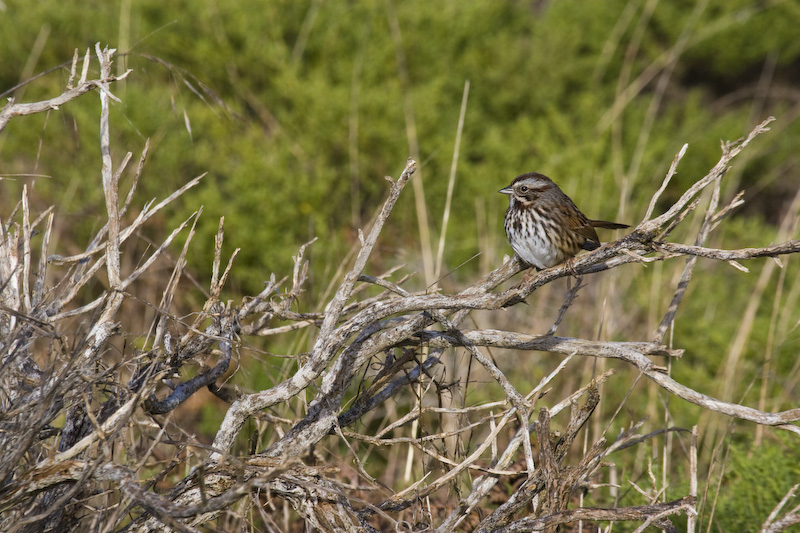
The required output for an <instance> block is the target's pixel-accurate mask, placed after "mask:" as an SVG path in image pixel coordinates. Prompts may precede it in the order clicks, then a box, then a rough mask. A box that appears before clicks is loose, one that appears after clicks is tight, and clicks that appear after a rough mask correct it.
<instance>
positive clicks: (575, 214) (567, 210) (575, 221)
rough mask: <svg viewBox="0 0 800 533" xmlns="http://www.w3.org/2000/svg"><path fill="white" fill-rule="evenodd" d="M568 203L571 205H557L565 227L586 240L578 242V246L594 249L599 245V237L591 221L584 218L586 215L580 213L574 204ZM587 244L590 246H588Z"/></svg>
mask: <svg viewBox="0 0 800 533" xmlns="http://www.w3.org/2000/svg"><path fill="white" fill-rule="evenodd" d="M570 204H571V205H568V204H564V205H559V209H560V210H561V212H562V215H563V217H564V220H565V221H566V226H567V228H569V229H570V230H572V231H573V232H574V233H575V234H576V235H577V236H578V237H579V238H580V239H583V240H585V241H586V242H584V243H582V244H581V243H579V246H580V247H582V248H583V249H584V250H594V249H595V248H597V247H598V246H600V238H599V237H598V236H597V232H596V231H595V230H594V226H593V225H592V221H591V220H589V219H588V218H586V215H584V214H583V213H581V212H580V210H579V209H578V208H577V207H575V204H573V203H572V202H570ZM590 243H591V244H590ZM587 245H588V246H592V247H591V248H588V247H587Z"/></svg>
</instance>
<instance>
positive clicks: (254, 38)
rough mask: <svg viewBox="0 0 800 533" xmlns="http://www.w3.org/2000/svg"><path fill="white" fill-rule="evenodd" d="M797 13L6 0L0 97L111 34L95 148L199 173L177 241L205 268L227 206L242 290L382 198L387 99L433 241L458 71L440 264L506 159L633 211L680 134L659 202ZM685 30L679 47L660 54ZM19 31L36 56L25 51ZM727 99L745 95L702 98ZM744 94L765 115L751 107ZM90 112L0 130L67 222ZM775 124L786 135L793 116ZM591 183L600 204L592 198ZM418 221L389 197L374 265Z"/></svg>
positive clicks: (621, 5)
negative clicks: (108, 92)
mask: <svg viewBox="0 0 800 533" xmlns="http://www.w3.org/2000/svg"><path fill="white" fill-rule="evenodd" d="M797 17H798V8H797V7H796V4H793V3H791V2H775V3H769V2H767V3H758V4H755V3H752V2H742V1H740V2H722V1H711V2H708V5H707V7H706V8H705V9H704V10H703V9H699V8H696V7H695V4H694V3H693V2H674V3H669V4H663V5H662V4H659V5H658V6H657V7H656V9H655V10H652V11H650V10H649V9H648V8H647V7H646V6H645V3H644V2H642V5H638V4H636V3H629V2H623V1H615V2H603V3H590V4H586V3H584V2H577V1H562V2H554V3H546V2H544V3H543V2H490V1H482V2H469V3H463V2H455V1H450V2H435V3H424V2H397V3H394V2H319V1H312V2H278V1H271V2H247V1H240V2H229V3H217V2H211V3H194V2H173V3H164V2H155V1H152V0H141V1H134V0H130V1H124V2H95V3H90V4H86V3H82V4H80V6H77V5H73V4H70V3H61V4H58V3H54V2H38V3H36V4H33V5H30V4H29V3H23V2H16V1H12V2H7V3H6V16H4V17H3V18H2V19H0V33H2V35H3V36H4V38H3V48H4V50H3V57H4V61H3V63H2V65H0V87H3V88H8V87H12V86H14V85H15V84H16V83H17V82H18V81H19V79H20V75H21V73H27V74H28V75H31V74H34V73H36V72H39V71H40V70H42V69H44V68H50V67H53V66H55V65H58V64H60V63H62V62H64V61H67V60H68V59H69V58H70V57H71V55H72V51H73V49H74V48H78V49H80V51H81V53H83V50H84V49H85V47H87V46H92V45H93V43H95V42H98V41H99V42H102V43H110V44H111V45H112V46H116V45H117V43H118V42H119V41H120V39H122V38H124V36H126V35H127V36H128V37H127V38H126V42H127V44H128V46H127V50H124V49H123V50H120V52H126V51H127V56H125V57H124V58H119V59H118V62H119V63H120V64H122V65H125V66H127V67H129V68H132V69H134V72H133V75H132V76H131V77H130V78H129V81H127V82H126V83H125V84H121V85H118V86H117V89H116V90H117V91H118V92H119V96H120V97H121V98H122V100H123V104H122V105H119V106H117V109H116V110H115V114H114V115H112V116H113V117H114V124H113V127H114V135H115V137H116V138H117V139H116V141H115V143H114V146H115V148H116V149H117V150H119V151H120V152H121V151H122V150H131V151H134V152H138V151H139V150H140V149H141V147H142V145H143V139H144V138H145V137H150V138H151V139H152V142H153V147H152V148H153V149H152V151H151V153H152V156H151V160H150V162H149V164H148V167H147V168H148V171H147V174H146V176H145V179H144V180H143V183H142V192H141V196H142V197H151V196H159V197H163V196H164V195H165V194H166V193H167V192H168V191H171V190H173V189H174V188H175V187H176V186H178V185H179V184H181V183H184V182H185V181H187V180H188V179H190V178H191V177H194V176H195V175H197V174H200V173H201V172H206V171H207V172H209V177H208V178H207V179H206V180H205V182H204V185H203V186H202V187H200V188H198V189H197V190H195V191H193V192H192V193H191V194H190V195H188V196H187V199H186V200H185V205H186V206H188V208H187V212H184V213H175V214H173V216H172V219H171V220H170V222H171V223H175V222H176V221H177V220H178V219H179V218H183V217H185V216H186V215H187V214H188V211H189V209H193V208H194V206H196V205H197V204H199V203H202V204H203V205H204V206H205V213H204V216H203V218H202V220H201V228H200V239H199V243H198V245H197V246H195V247H194V250H195V252H196V253H199V256H195V257H194V259H195V260H196V261H199V263H196V264H200V265H202V264H208V262H209V261H210V254H211V249H212V247H211V239H210V236H211V235H212V234H213V233H214V232H215V230H216V226H217V220H218V217H219V216H221V215H225V217H226V225H227V228H228V234H227V238H228V241H227V242H228V244H229V245H230V246H237V247H241V248H242V249H243V250H242V255H241V256H240V261H239V270H238V275H237V280H238V281H239V282H241V283H243V284H244V287H245V288H246V289H247V290H249V291H254V290H256V289H257V288H258V286H260V283H261V281H262V280H263V279H264V278H265V277H266V276H267V275H268V274H269V272H270V271H285V270H286V269H287V268H288V266H289V265H290V264H291V263H290V262H291V255H292V253H293V252H294V250H295V249H296V247H297V246H298V245H299V244H301V243H302V242H305V241H306V240H308V239H309V238H311V237H312V236H317V237H320V239H321V244H318V245H316V246H315V247H314V250H313V253H315V254H321V255H322V256H323V257H322V259H329V260H333V261H334V262H338V261H339V260H340V259H341V258H342V257H343V253H344V252H345V251H346V249H347V247H348V246H349V245H350V244H351V243H352V242H353V230H354V229H356V228H358V227H363V226H364V225H365V224H366V222H367V221H368V220H369V218H370V216H371V214H372V213H373V212H374V209H375V208H376V206H377V205H379V203H380V201H381V199H382V198H383V196H384V194H385V191H386V185H385V182H384V181H383V179H382V178H383V176H384V175H397V173H398V172H399V170H400V169H401V168H402V165H403V162H404V160H405V157H406V156H407V155H408V152H409V149H408V143H407V139H406V118H405V107H404V106H405V104H404V97H407V98H408V99H409V102H410V103H409V106H410V109H411V110H412V112H413V116H414V122H415V126H416V135H417V138H418V142H419V146H420V154H419V157H420V159H421V162H422V168H421V173H422V176H423V180H424V186H425V203H426V205H427V209H428V211H429V213H430V215H431V221H432V224H433V225H434V227H433V230H434V238H435V237H436V234H437V232H438V230H439V229H440V228H439V226H440V222H439V221H440V218H441V215H440V213H441V212H442V208H443V205H444V198H445V191H446V187H447V175H448V172H449V167H450V163H451V156H452V149H453V142H454V138H455V130H456V123H457V119H458V108H459V104H460V97H461V92H462V88H463V84H464V82H465V80H467V79H469V80H470V81H471V91H470V95H469V103H468V109H467V115H466V123H465V127H464V139H463V141H462V148H461V158H460V160H459V167H458V182H457V187H456V189H455V193H454V206H455V207H454V217H453V220H452V222H451V227H450V228H449V232H448V243H449V246H448V252H449V253H448V254H447V255H446V261H447V263H448V265H450V266H454V265H457V264H459V263H460V262H461V261H462V260H464V259H466V258H467V257H469V256H471V255H472V254H473V253H474V252H475V251H476V249H477V246H476V236H477V235H478V233H479V232H486V231H498V229H499V228H500V221H499V220H492V221H488V222H489V223H490V224H492V226H491V227H490V228H486V227H481V228H479V227H477V223H476V217H475V216H474V211H475V202H476V201H481V202H489V203H492V204H502V203H503V202H504V199H503V198H502V197H500V196H499V195H495V194H494V191H496V190H497V189H498V188H499V187H501V186H503V185H505V184H506V183H507V182H509V181H510V179H511V178H512V177H514V176H515V175H516V174H519V173H521V172H523V171H529V170H538V171H542V172H545V173H547V174H549V175H551V176H552V177H554V178H555V179H556V180H557V181H559V182H560V183H561V184H562V186H563V187H564V189H565V190H566V191H567V192H568V194H571V195H573V196H574V197H575V198H576V200H577V201H578V204H579V205H583V206H585V210H586V211H588V212H590V214H591V215H592V216H596V217H608V218H613V217H614V215H615V212H616V211H617V209H618V208H619V202H618V197H619V193H618V192H617V191H619V190H620V186H621V184H622V182H626V186H625V188H624V193H625V194H626V197H623V198H622V201H623V204H624V206H625V207H624V211H625V214H626V215H628V216H627V217H626V218H629V217H635V216H636V215H639V214H640V213H641V209H642V205H643V204H644V202H645V200H646V198H647V197H648V196H649V195H650V194H651V192H652V190H653V187H654V186H655V185H656V184H657V183H658V181H659V180H660V178H661V176H662V175H663V173H664V172H665V169H666V166H667V164H668V162H669V161H670V159H671V158H672V155H673V154H674V153H675V152H676V151H677V149H678V148H680V145H681V144H682V143H683V142H684V141H689V142H691V143H692V148H691V152H690V154H691V157H689V158H687V159H686V160H685V162H684V163H683V165H682V167H681V173H680V174H679V176H678V179H677V180H676V182H675V183H674V184H673V185H672V187H671V191H675V192H674V193H673V194H677V191H679V190H681V189H680V187H681V186H683V185H685V184H686V183H687V182H688V181H689V180H692V179H694V178H695V177H696V176H697V175H698V174H699V173H701V172H704V171H705V170H706V169H707V168H708V166H709V165H710V164H711V163H712V162H713V161H714V160H715V159H716V157H717V156H718V148H717V139H719V138H730V137H731V136H732V134H733V135H736V134H739V133H743V132H745V131H746V130H747V129H748V128H749V127H750V126H751V125H752V124H753V123H754V121H756V120H759V119H762V118H763V117H764V116H765V114H766V112H767V109H766V108H767V107H771V106H773V105H774V106H778V108H780V107H779V106H780V104H781V102H780V101H777V102H774V101H773V100H772V99H766V100H764V99H762V100H760V101H759V100H758V97H757V96H758V95H756V94H754V93H751V94H746V93H747V90H751V91H755V87H756V84H757V82H758V79H759V72H760V70H761V69H762V68H763V65H764V64H765V62H768V61H775V62H776V63H777V67H775V68H776V73H775V76H774V77H775V80H776V84H777V83H778V82H779V81H781V82H782V81H783V80H782V79H781V77H782V76H784V73H788V72H789V71H790V70H791V66H792V65H796V62H797V57H798V54H800V45H798V43H797V40H796V39H794V31H793V30H794V24H793V22H792V21H796V20H797ZM393 27H394V28H396V30H393ZM767 28H768V29H767ZM753 32H759V33H758V34H759V35H761V36H764V38H763V39H761V38H759V39H753V38H752V35H753ZM684 33H685V34H687V35H689V36H690V38H689V39H688V41H687V43H686V44H685V46H684V47H679V46H678V44H677V43H678V42H680V37H681V35H682V34H684ZM37 35H39V37H41V38H42V42H43V46H42V47H41V49H40V53H39V54H38V55H35V56H33V55H32V54H33V52H32V49H34V48H35V47H34V42H36V39H37ZM767 35H768V38H767ZM123 44H124V43H123ZM676 48H680V49H681V50H682V51H683V55H682V56H680V60H679V61H678V62H677V63H676V65H675V67H674V72H673V74H672V77H671V78H670V80H669V83H667V85H666V90H665V91H664V93H663V96H660V97H659V98H661V100H660V104H659V105H658V106H657V108H656V109H655V114H654V115H653V117H652V118H653V120H654V122H653V125H652V126H651V127H647V126H646V117H647V113H648V112H649V111H648V109H649V108H650V106H651V105H653V98H654V97H653V94H654V92H655V91H656V87H655V84H656V82H657V81H658V79H659V75H660V74H658V72H659V71H658V70H656V71H655V72H656V75H655V77H653V78H652V80H650V81H649V83H645V84H643V86H642V87H641V92H638V93H635V94H633V96H632V98H631V99H630V101H628V102H627V104H625V105H623V106H620V108H619V109H618V110H617V111H612V110H613V109H614V101H615V96H616V95H617V94H618V93H620V92H622V91H624V90H625V89H627V88H628V84H629V83H631V82H633V80H635V79H637V77H639V76H642V75H643V73H646V72H648V69H651V68H652V67H653V66H654V65H660V64H663V60H664V58H665V57H667V55H668V54H669V53H670V51H672V50H675V49H676ZM399 55H402V57H403V62H402V63H400V62H399V61H398V57H399ZM626 56H627V57H626ZM156 58H157V59H156ZM30 62H33V63H32V66H30V65H29V68H28V71H26V70H25V67H26V64H28V63H30ZM786 75H788V74H786ZM66 76H67V73H66V71H65V70H64V69H62V70H61V71H60V73H59V74H56V75H50V76H49V77H46V78H44V79H42V80H39V81H37V82H35V83H33V84H30V85H29V86H26V87H25V91H26V92H25V93H24V99H26V100H28V99H32V98H37V97H43V96H45V95H52V94H54V93H55V92H56V91H57V90H58V89H59V88H60V87H61V86H63V84H64V82H65V78H66ZM787 81H789V80H787ZM203 87H205V89H204V88H203ZM206 89H207V90H206ZM737 90H738V91H739V92H742V91H744V92H745V94H742V95H741V97H740V98H739V99H738V100H731V99H730V98H729V99H728V100H726V102H727V103H725V104H724V105H723V104H719V107H715V105H718V102H719V101H720V99H724V98H723V97H724V96H725V95H730V94H732V93H734V92H736V91H737ZM216 98H219V100H217V99H216ZM221 103H224V105H222V104H221ZM756 105H760V106H761V107H763V108H765V109H763V110H761V112H759V113H758V114H757V116H752V115H753V113H754V106H756ZM770 111H771V109H770ZM95 113H96V102H92V101H91V100H88V99H86V100H84V101H81V102H77V103H75V104H73V105H70V106H69V108H68V109H65V110H63V111H60V112H58V113H54V114H53V116H51V117H50V118H49V121H48V124H47V126H46V127H44V126H42V127H41V128H39V127H37V126H33V127H32V126H31V123H30V122H28V123H26V124H25V126H24V127H22V126H21V125H20V126H18V127H17V125H16V124H14V123H12V124H11V125H10V127H9V128H8V130H7V132H6V133H5V135H4V137H3V138H2V141H0V157H2V161H3V171H4V172H9V173H11V172H12V171H16V170H20V171H23V170H22V169H27V171H29V169H30V165H31V163H33V162H36V167H37V169H38V172H40V173H43V174H47V175H49V176H51V179H50V180H49V183H48V184H42V183H41V180H40V183H39V184H37V187H38V188H39V189H40V192H42V193H46V194H47V195H48V196H49V197H50V198H51V199H52V201H53V202H55V203H56V204H58V205H59V206H60V209H61V210H63V211H65V212H66V214H81V215H86V214H91V210H92V209H94V207H92V206H98V205H100V204H99V203H98V202H93V200H96V199H97V198H99V196H98V195H99V194H100V192H99V188H98V187H97V181H96V179H93V176H87V175H85V172H86V171H85V169H86V168H91V167H92V161H91V160H90V158H91V157H93V154H92V151H91V150H90V149H86V148H87V147H92V146H94V145H96V135H97V133H96V131H95V128H94V123H95V122H96V117H95V116H94V115H95ZM39 120H43V119H39ZM779 127H781V128H787V129H788V130H791V132H793V133H795V134H796V130H797V125H796V124H795V123H793V122H792V123H791V124H782V125H780V126H779ZM786 133H787V134H786V135H785V136H782V137H784V138H785V145H786V146H787V147H784V142H783V140H782V139H781V138H775V137H773V138H771V139H770V140H769V144H770V148H769V152H774V151H776V150H781V151H782V152H783V153H784V154H786V156H787V157H788V153H789V152H788V150H789V148H788V146H790V145H791V143H790V141H789V138H791V135H790V134H789V133H790V132H789V131H787V132H786ZM40 141H42V150H41V153H40V152H39V142H40ZM639 150H641V152H639ZM120 157H121V154H117V160H119V158H120ZM76 158H77V160H76ZM753 158H754V159H758V157H757V156H756V155H754V156H753ZM632 159H637V160H638V161H640V162H641V163H640V164H637V165H632V164H631V161H632ZM754 164H755V163H754ZM778 164H779V162H777V161H774V160H771V161H770V165H772V168H774V167H775V165H778ZM95 166H96V163H95ZM612 178H613V179H612ZM743 179H744V181H745V182H747V183H752V182H758V180H760V179H764V178H762V177H761V176H759V175H757V174H753V175H751V174H749V173H745V176H744V178H743ZM592 192H597V193H598V196H599V197H603V198H606V197H607V198H609V201H607V202H603V203H595V205H592V203H591V201H592V200H593V199H594V197H595V196H594V194H592ZM66 194H71V196H70V197H69V198H66V199H67V200H70V201H63V200H65V195H66ZM75 198H82V199H86V200H87V201H88V202H87V203H88V205H82V204H83V202H80V203H79V202H75V201H74V199H75ZM670 198H671V196H669V193H668V195H667V198H665V200H669V199H670ZM771 207H772V206H768V207H765V209H768V210H770V211H772V209H771ZM83 209H88V210H90V212H89V213H86V212H84V211H83ZM415 216H416V214H415V211H414V207H413V202H412V201H411V199H410V195H407V197H406V198H405V199H404V201H403V202H401V205H400V207H399V210H398V213H397V215H396V217H395V218H394V219H393V223H392V225H391V227H390V228H388V232H390V233H391V235H390V237H395V238H394V239H392V238H390V239H387V242H388V243H391V244H385V247H386V248H385V249H384V251H385V252H386V253H387V254H389V257H391V256H392V255H399V254H401V252H403V253H405V252H406V251H408V250H412V251H413V250H418V249H419V247H420V246H423V245H425V243H420V242H419V237H418V235H417V233H416V231H415V228H416V226H415V223H416V222H415ZM415 255H416V254H414V253H412V256H415ZM469 271H471V270H469V267H468V272H469Z"/></svg>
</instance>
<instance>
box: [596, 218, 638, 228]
mask: <svg viewBox="0 0 800 533" xmlns="http://www.w3.org/2000/svg"><path fill="white" fill-rule="evenodd" d="M589 224H591V226H592V227H593V228H606V229H623V228H630V226H629V225H627V224H620V223H619V222H607V221H605V220H590V221H589Z"/></svg>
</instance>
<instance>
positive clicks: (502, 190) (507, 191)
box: [497, 185, 514, 194]
mask: <svg viewBox="0 0 800 533" xmlns="http://www.w3.org/2000/svg"><path fill="white" fill-rule="evenodd" d="M497 192H499V193H500V194H514V190H513V189H512V188H511V186H510V185H509V186H508V187H506V188H505V189H500V190H499V191H497Z"/></svg>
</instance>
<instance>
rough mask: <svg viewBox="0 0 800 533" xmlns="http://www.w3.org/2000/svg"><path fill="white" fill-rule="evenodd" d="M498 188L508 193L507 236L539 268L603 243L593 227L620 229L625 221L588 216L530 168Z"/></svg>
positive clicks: (547, 180)
mask: <svg viewBox="0 0 800 533" xmlns="http://www.w3.org/2000/svg"><path fill="white" fill-rule="evenodd" d="M498 192H501V193H503V194H507V195H509V206H508V210H507V211H506V221H505V226H506V236H507V237H508V242H509V243H510V244H511V247H512V248H513V249H514V251H515V252H516V253H517V255H518V256H519V257H520V259H522V260H523V261H525V262H526V263H528V264H530V265H532V266H535V267H536V268H538V269H543V268H549V267H551V266H555V265H557V264H559V263H563V262H564V261H568V263H567V264H568V265H569V259H571V258H572V257H574V256H575V255H577V253H578V252H580V251H581V249H584V250H594V249H596V248H598V247H600V239H598V237H597V232H596V231H595V229H594V228H609V229H620V228H627V227H628V226H627V225H626V224H617V223H616V222H606V221H604V220H589V219H588V218H586V215H584V214H583V213H581V212H580V210H579V209H578V208H577V207H576V206H575V204H574V203H573V202H572V200H570V198H569V196H567V195H566V194H564V192H563V191H562V190H561V189H559V188H558V185H556V184H555V183H553V181H552V180H551V179H550V178H548V177H547V176H544V175H542V174H539V173H536V172H530V173H528V174H522V175H521V176H517V177H516V178H514V181H512V182H511V185H509V186H508V187H506V188H504V189H500V190H499V191H498Z"/></svg>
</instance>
